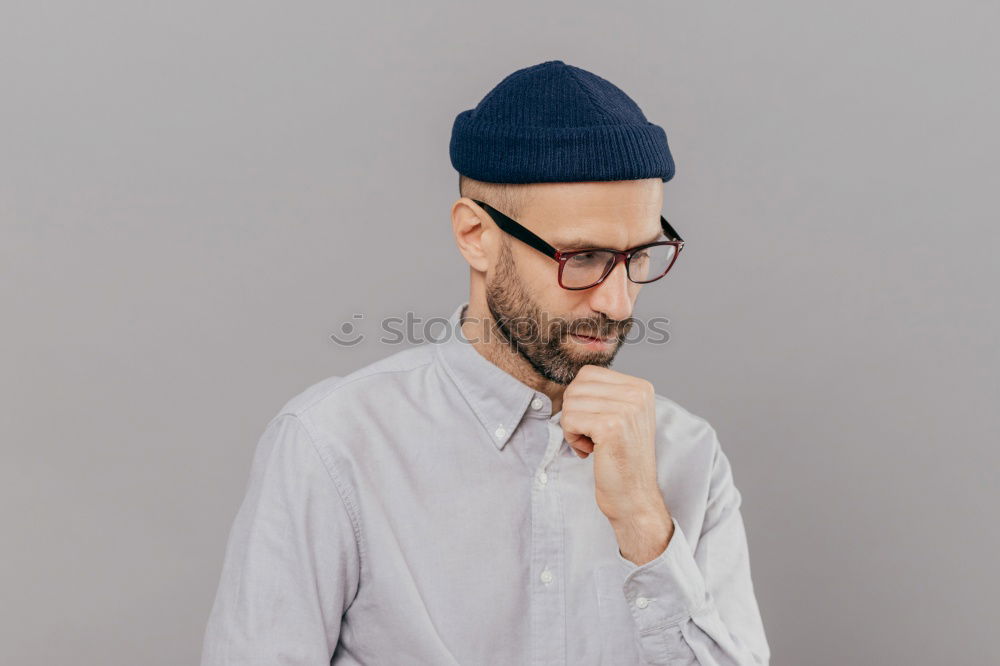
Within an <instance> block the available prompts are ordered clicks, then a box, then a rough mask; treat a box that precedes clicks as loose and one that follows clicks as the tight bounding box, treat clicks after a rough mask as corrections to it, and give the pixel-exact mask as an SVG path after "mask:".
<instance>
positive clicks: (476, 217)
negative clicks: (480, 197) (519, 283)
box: [451, 197, 492, 273]
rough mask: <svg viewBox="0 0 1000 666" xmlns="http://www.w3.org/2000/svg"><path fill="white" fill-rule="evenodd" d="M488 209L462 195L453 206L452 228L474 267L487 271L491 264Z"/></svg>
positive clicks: (460, 247)
mask: <svg viewBox="0 0 1000 666" xmlns="http://www.w3.org/2000/svg"><path fill="white" fill-rule="evenodd" d="M485 216H486V211H484V210H483V209H482V208H480V207H479V206H477V205H476V204H475V202H474V201H472V199H469V198H468V197H462V198H460V199H458V200H457V201H456V202H455V203H454V204H452V206H451V230H452V233H453V234H454V236H455V244H456V245H458V250H459V252H461V253H462V256H463V257H465V260H466V261H467V262H469V266H471V267H472V268H473V269H475V270H477V271H480V272H482V273H485V272H486V270H487V269H488V268H489V265H490V247H489V245H490V241H491V238H490V237H491V236H492V234H491V233H487V232H488V231H490V230H489V228H488V227H487V226H486V223H485V219H484V217H485Z"/></svg>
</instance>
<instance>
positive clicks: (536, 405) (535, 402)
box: [531, 398, 545, 409]
mask: <svg viewBox="0 0 1000 666" xmlns="http://www.w3.org/2000/svg"><path fill="white" fill-rule="evenodd" d="M544 405H545V403H544V402H542V399H541V398H535V399H534V400H532V401H531V408H532V409H541V408H542V407H543V406H544Z"/></svg>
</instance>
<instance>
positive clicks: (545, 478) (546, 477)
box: [538, 472, 549, 486]
mask: <svg viewBox="0 0 1000 666" xmlns="http://www.w3.org/2000/svg"><path fill="white" fill-rule="evenodd" d="M538 482H539V483H540V484H542V485H543V486H544V485H545V484H546V483H548V482H549V475H548V474H546V473H545V472H539V473H538Z"/></svg>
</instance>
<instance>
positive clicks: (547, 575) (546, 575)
mask: <svg viewBox="0 0 1000 666" xmlns="http://www.w3.org/2000/svg"><path fill="white" fill-rule="evenodd" d="M539 578H541V579H542V582H543V583H545V584H546V585H548V584H549V583H551V582H552V572H551V571H549V570H548V569H546V570H545V571H543V572H542V575H541V576H539Z"/></svg>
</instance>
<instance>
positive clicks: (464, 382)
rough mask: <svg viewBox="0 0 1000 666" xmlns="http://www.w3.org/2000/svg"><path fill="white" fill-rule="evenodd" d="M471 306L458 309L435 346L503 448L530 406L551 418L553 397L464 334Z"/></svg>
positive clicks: (459, 386)
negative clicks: (464, 317)
mask: <svg viewBox="0 0 1000 666" xmlns="http://www.w3.org/2000/svg"><path fill="white" fill-rule="evenodd" d="M467 306H468V303H462V304H461V305H459V306H458V307H457V308H455V310H454V312H452V314H451V316H450V317H449V318H448V335H447V336H446V339H445V340H444V342H440V343H437V344H436V345H435V347H436V351H437V354H438V358H439V359H440V360H441V361H442V364H443V366H444V368H445V370H446V372H447V373H448V375H449V376H451V378H452V379H453V380H454V381H455V384H457V385H458V389H459V391H460V392H461V393H462V396H463V397H464V398H465V400H466V402H468V403H469V407H471V408H472V411H473V413H474V414H475V415H476V418H477V419H478V420H479V422H480V423H481V424H482V426H483V428H485V429H486V433H487V435H488V436H489V438H490V440H491V441H492V442H493V444H494V445H495V446H496V447H497V448H498V449H501V450H502V449H503V447H504V446H505V445H506V444H507V441H508V440H509V439H510V437H511V435H512V434H513V433H514V430H515V429H516V428H517V425H518V424H519V423H520V422H521V419H522V418H523V417H524V413H525V411H526V410H527V409H528V408H529V406H530V407H531V408H532V409H531V412H532V415H533V416H538V417H540V418H549V417H550V416H551V414H552V400H551V399H550V398H549V397H548V396H547V395H545V394H544V393H542V392H541V391H536V390H534V389H533V388H531V387H530V386H528V385H527V384H525V383H523V382H522V381H521V380H519V379H516V378H515V377H514V376H513V375H511V374H509V373H507V372H506V371H504V370H501V369H500V367H499V366H497V365H495V364H494V363H493V362H492V361H490V360H489V359H487V358H486V357H485V356H483V355H482V354H480V353H479V351H478V350H476V348H475V347H474V346H473V345H472V343H471V342H469V340H468V339H467V338H466V337H465V335H464V334H463V333H462V314H463V313H464V312H465V308H466V307H467Z"/></svg>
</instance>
